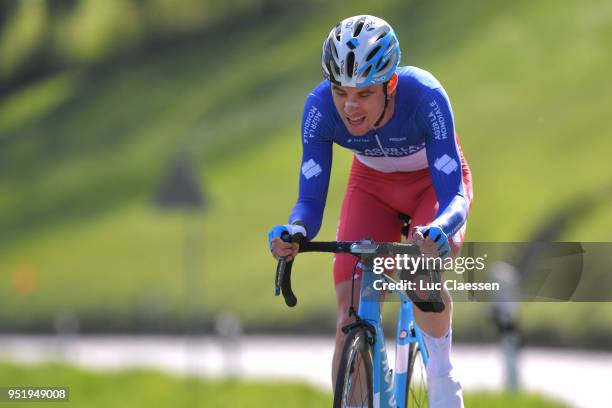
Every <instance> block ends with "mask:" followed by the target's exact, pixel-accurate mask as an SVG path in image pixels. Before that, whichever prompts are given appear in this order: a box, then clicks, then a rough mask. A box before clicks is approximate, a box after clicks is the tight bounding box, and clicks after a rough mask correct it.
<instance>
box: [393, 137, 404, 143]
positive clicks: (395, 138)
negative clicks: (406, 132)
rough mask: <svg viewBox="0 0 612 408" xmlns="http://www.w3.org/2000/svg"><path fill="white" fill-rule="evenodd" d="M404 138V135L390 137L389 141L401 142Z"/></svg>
mask: <svg viewBox="0 0 612 408" xmlns="http://www.w3.org/2000/svg"><path fill="white" fill-rule="evenodd" d="M404 140H406V137H390V138H389V141H391V142H403V141H404Z"/></svg>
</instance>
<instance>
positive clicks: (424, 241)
mask: <svg viewBox="0 0 612 408" xmlns="http://www.w3.org/2000/svg"><path fill="white" fill-rule="evenodd" d="M412 242H413V243H415V244H417V245H418V246H419V249H420V250H421V253H423V255H425V256H434V257H437V256H440V257H445V256H447V255H450V252H451V250H450V245H449V243H448V237H447V236H446V234H445V233H444V231H442V228H440V227H438V226H437V225H426V226H418V227H415V228H414V230H413V231H412Z"/></svg>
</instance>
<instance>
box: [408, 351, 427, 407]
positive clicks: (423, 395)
mask: <svg viewBox="0 0 612 408" xmlns="http://www.w3.org/2000/svg"><path fill="white" fill-rule="evenodd" d="M406 407H410V408H422V407H429V403H428V401H427V371H426V370H425V362H424V361H423V356H422V355H421V347H420V346H419V343H411V344H410V349H409V352H408V379H407V380H406Z"/></svg>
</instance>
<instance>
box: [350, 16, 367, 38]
mask: <svg viewBox="0 0 612 408" xmlns="http://www.w3.org/2000/svg"><path fill="white" fill-rule="evenodd" d="M363 23H365V17H361V18H360V19H359V21H357V24H355V28H354V29H353V37H357V36H358V35H359V33H361V29H362V28H363Z"/></svg>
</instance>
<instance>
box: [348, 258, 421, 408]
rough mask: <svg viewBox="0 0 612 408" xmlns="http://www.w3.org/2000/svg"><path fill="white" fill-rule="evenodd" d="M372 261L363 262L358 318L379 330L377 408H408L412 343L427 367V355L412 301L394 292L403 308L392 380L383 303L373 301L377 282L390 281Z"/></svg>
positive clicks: (375, 371)
mask: <svg viewBox="0 0 612 408" xmlns="http://www.w3.org/2000/svg"><path fill="white" fill-rule="evenodd" d="M368 264H369V262H362V266H363V273H362V281H361V291H360V293H361V296H360V301H359V317H360V318H361V319H363V320H365V321H367V322H368V323H370V324H371V325H372V326H373V327H374V328H375V329H376V340H375V343H374V345H373V350H372V362H373V370H372V387H373V395H374V401H373V406H374V408H397V407H399V408H406V405H405V401H406V393H407V392H408V390H407V389H406V380H407V376H408V374H409V373H408V363H409V362H408V354H409V349H410V344H411V343H418V345H419V351H420V352H421V356H422V358H423V362H424V364H427V359H428V355H427V352H426V351H425V350H426V348H425V343H424V342H423V336H422V334H421V330H420V329H419V327H418V326H417V324H416V321H415V320H414V313H413V308H412V307H413V305H412V301H411V300H410V299H409V298H408V295H406V293H405V292H404V291H401V290H394V291H392V293H394V294H396V295H398V296H399V297H400V301H401V305H400V310H399V318H398V321H397V334H396V343H395V370H394V371H393V378H392V375H391V373H392V372H391V369H390V367H389V360H388V358H387V349H386V345H385V337H384V334H383V328H382V317H381V308H380V300H379V299H378V297H377V299H376V301H373V300H369V299H371V298H372V292H371V291H373V290H374V289H373V288H374V286H373V285H374V281H375V280H379V279H382V280H385V281H388V278H387V277H386V275H384V274H382V275H377V274H375V273H374V272H373V267H372V265H371V264H370V265H368Z"/></svg>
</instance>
